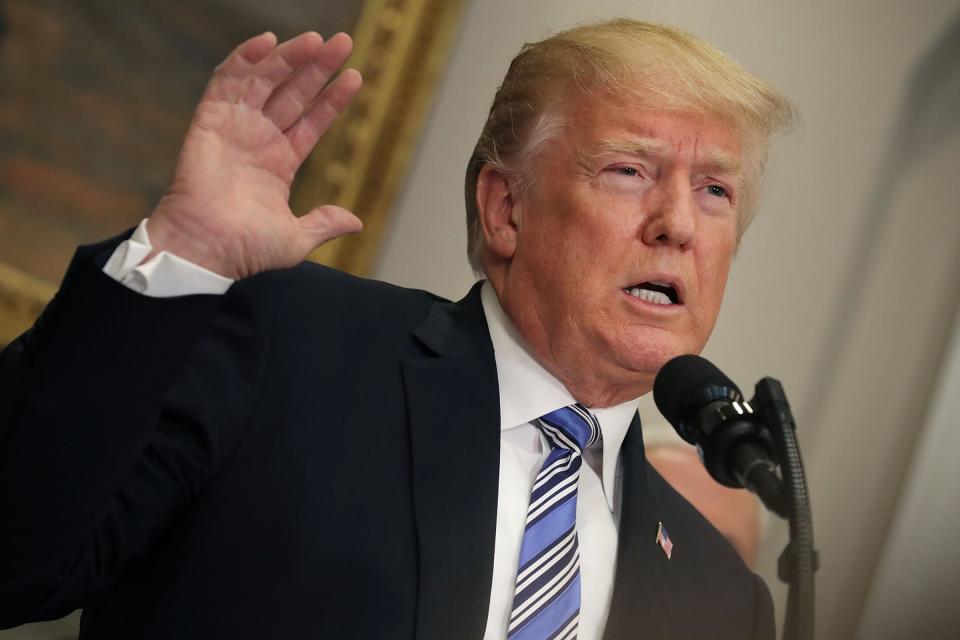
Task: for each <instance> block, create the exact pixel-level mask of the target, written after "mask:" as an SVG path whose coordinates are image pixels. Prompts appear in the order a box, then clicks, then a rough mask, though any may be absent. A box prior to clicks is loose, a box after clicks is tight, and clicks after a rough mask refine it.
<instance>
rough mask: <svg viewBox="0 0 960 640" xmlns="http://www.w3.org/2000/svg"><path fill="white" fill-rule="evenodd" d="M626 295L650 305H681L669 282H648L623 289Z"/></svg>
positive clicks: (674, 288) (678, 296)
mask: <svg viewBox="0 0 960 640" xmlns="http://www.w3.org/2000/svg"><path fill="white" fill-rule="evenodd" d="M623 290H624V291H625V292H626V293H627V294H629V295H631V296H633V297H634V298H639V299H640V300H643V301H644V302H649V303H651V304H662V305H671V304H681V303H682V300H681V298H680V294H679V292H678V291H677V288H676V287H675V286H674V285H673V284H672V283H670V282H665V281H661V280H648V281H645V282H639V283H637V284H633V285H630V286H629V287H624V289H623Z"/></svg>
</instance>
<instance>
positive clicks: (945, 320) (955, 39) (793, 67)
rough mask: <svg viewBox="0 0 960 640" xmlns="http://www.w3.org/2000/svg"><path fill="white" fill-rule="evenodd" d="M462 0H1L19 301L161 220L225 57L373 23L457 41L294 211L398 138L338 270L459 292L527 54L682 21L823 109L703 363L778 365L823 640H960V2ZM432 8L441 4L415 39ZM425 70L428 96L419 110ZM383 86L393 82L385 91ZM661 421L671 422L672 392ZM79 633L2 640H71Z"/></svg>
mask: <svg viewBox="0 0 960 640" xmlns="http://www.w3.org/2000/svg"><path fill="white" fill-rule="evenodd" d="M443 6H444V3H433V4H431V3H429V2H415V1H414V0H409V1H408V2H404V1H401V0H397V1H395V2H374V1H373V0H368V2H367V3H364V2H362V1H361V0H357V1H355V2H334V1H327V2H317V1H312V2H296V1H291V2H284V1H282V0H277V1H276V2H272V3H269V4H263V3H258V2H255V0H232V1H229V2H228V1H226V0H223V1H220V2H217V1H214V0H204V1H202V2H201V1H195V2H189V3H188V2H186V1H182V2H176V1H172V0H166V1H163V2H161V1H160V0H145V1H141V2H137V3H121V2H119V1H114V2H109V1H107V0H97V1H89V2H83V3H80V2H70V1H68V0H62V1H59V2H57V1H55V0H0V74H2V75H0V78H2V80H0V314H3V313H6V314H7V316H9V317H15V318H16V321H18V322H19V321H21V320H20V319H22V318H24V317H26V316H29V314H30V313H33V312H34V311H39V308H40V306H41V305H42V300H43V297H44V296H45V295H49V294H50V293H52V291H53V289H54V287H55V284H56V282H57V280H58V278H59V277H60V275H61V274H62V273H63V270H64V269H65V267H66V264H67V262H68V260H69V256H70V254H71V252H72V250H73V247H74V246H75V245H77V244H80V243H86V242H91V241H95V240H99V239H102V238H104V237H107V236H110V235H114V234H116V233H119V232H120V231H122V230H123V229H125V228H128V227H130V226H132V225H134V224H136V223H137V222H138V221H139V220H140V219H141V218H142V217H144V216H145V215H147V214H148V213H149V210H150V207H151V205H152V203H153V202H155V201H156V199H157V197H158V196H159V194H160V193H162V190H163V188H164V186H165V182H166V180H167V179H168V177H169V175H170V172H171V170H172V166H173V162H174V159H175V155H176V150H177V147H178V143H179V138H180V136H181V135H182V133H183V131H184V130H185V128H186V125H187V122H188V120H189V115H190V111H191V108H192V105H193V103H194V102H195V100H196V99H197V97H198V96H199V93H200V92H201V90H202V86H203V84H204V82H205V78H206V76H207V75H208V73H209V70H210V69H212V67H213V66H215V65H216V64H217V62H219V60H220V59H222V58H223V57H224V56H225V55H226V53H227V52H228V51H229V50H230V49H231V48H232V46H233V45H234V44H235V43H236V42H239V41H240V40H242V39H244V38H245V37H247V36H249V35H253V34H255V33H258V32H260V31H263V30H265V29H268V28H272V29H274V30H276V31H277V32H278V33H279V34H280V35H281V36H282V35H288V34H291V33H294V32H298V31H302V30H307V29H317V30H320V31H321V32H323V33H326V34H330V33H332V32H334V31H337V30H347V31H354V30H355V29H361V30H363V29H367V28H368V27H367V26H365V25H368V24H373V23H376V24H377V25H378V28H379V29H381V31H382V30H383V29H388V28H395V29H398V31H396V32H395V33H396V34H398V35H395V36H390V37H389V38H388V37H387V36H384V35H383V33H381V32H379V31H376V30H373V31H371V33H374V34H379V35H377V36H376V37H373V38H372V39H371V40H370V42H371V43H372V44H371V45H370V46H368V47H366V51H368V52H369V51H371V50H373V49H372V48H371V47H373V46H374V44H376V43H377V42H380V43H381V44H383V43H387V44H386V45H384V46H387V45H389V46H393V45H392V43H393V40H392V39H390V38H394V39H395V38H399V37H400V36H401V35H403V34H407V36H409V37H410V38H411V40H410V42H411V43H413V44H414V45H416V43H417V42H421V41H425V40H430V39H431V38H433V40H432V41H431V42H433V45H432V46H434V48H433V49H430V52H431V53H425V51H426V49H423V48H420V49H418V48H417V47H416V46H412V48H411V49H410V51H411V52H412V53H411V57H409V58H406V62H404V66H403V69H402V70H401V71H399V72H397V75H396V77H397V78H398V83H399V84H396V85H391V86H392V88H391V89H390V90H389V91H388V92H387V94H385V95H386V97H385V98H383V100H382V101H380V102H376V101H373V102H371V103H370V104H369V105H368V106H366V107H363V108H361V109H359V110H358V111H360V112H361V113H360V115H359V116H356V115H354V116H352V117H356V118H361V120H360V121H357V120H354V121H353V122H354V124H353V126H352V128H351V127H347V129H346V131H345V132H344V133H342V134H337V136H340V137H338V140H339V141H340V142H339V143H338V144H340V145H341V146H340V147H339V151H338V149H328V150H327V151H323V150H321V152H322V153H321V155H320V156H318V157H317V158H314V159H313V160H312V161H311V165H310V166H308V167H307V170H306V172H305V174H304V175H302V176H301V177H300V181H299V182H298V191H297V193H295V198H300V199H301V200H302V201H303V202H304V203H306V204H309V203H310V202H311V201H313V200H315V199H316V198H319V197H321V195H318V193H317V192H316V191H311V187H310V186H309V185H311V184H317V183H320V182H323V181H324V180H326V181H327V182H330V183H337V179H336V175H339V174H336V172H331V171H330V167H332V166H335V165H336V163H338V162H339V163H341V165H343V166H347V167H350V166H355V165H351V164H350V163H351V162H354V160H353V158H355V157H357V155H358V154H357V153H347V152H346V151H345V150H344V149H347V148H353V147H349V145H347V143H346V142H344V141H345V140H346V141H347V142H349V141H350V140H352V141H353V143H354V145H355V148H356V149H359V150H360V153H359V156H363V155H364V153H366V154H367V155H366V156H364V157H378V158H383V157H387V156H386V155H384V154H378V153H376V152H375V149H376V148H378V147H376V146H375V145H377V144H381V145H382V144H387V147H388V148H389V150H390V154H392V155H389V158H390V162H391V164H390V167H392V168H391V169H390V171H388V172H384V173H379V172H378V173H376V174H375V176H377V175H379V176H387V178H385V179H383V180H382V183H383V184H379V185H378V183H377V182H376V180H375V181H374V182H369V180H368V182H367V183H365V184H364V185H360V187H363V188H360V187H357V192H358V193H360V192H362V193H364V194H367V195H366V197H367V198H368V200H366V201H365V200H363V196H361V195H350V194H351V192H350V189H349V188H346V187H344V188H342V189H341V190H340V192H336V190H334V192H332V193H335V194H336V193H339V194H340V197H339V198H338V197H335V196H332V198H333V199H337V200H338V201H340V202H342V203H344V204H348V205H350V206H354V207H355V208H356V209H357V213H358V214H360V215H361V216H362V217H364V218H365V219H368V220H369V221H370V222H372V223H373V224H372V225H368V228H370V227H371V226H372V228H373V231H374V233H373V234H370V236H371V237H369V238H368V239H365V240H364V241H363V242H364V243H365V244H364V246H363V248H362V252H361V251H360V250H359V249H357V251H358V252H360V253H362V254H363V255H369V259H364V260H362V261H359V262H350V261H349V257H347V258H345V257H344V256H343V255H342V254H343V253H344V252H342V251H341V252H340V253H339V254H338V253H336V252H334V253H333V254H330V255H329V256H327V259H328V260H327V261H329V262H332V263H334V264H341V265H343V266H347V267H349V268H351V269H352V270H354V271H357V272H362V273H366V274H367V275H370V276H372V277H376V278H379V279H383V280H387V281H391V282H395V283H397V284H401V285H405V286H413V287H418V288H424V289H429V290H432V291H434V292H436V293H439V294H441V295H444V296H446V297H450V298H459V297H460V296H461V295H462V294H463V293H465V292H466V290H467V288H468V287H469V285H470V284H471V283H472V282H473V280H474V276H473V274H472V273H471V271H470V269H469V267H468V265H467V261H466V258H465V251H466V231H465V224H464V214H463V195H462V180H463V171H464V168H465V164H466V160H467V158H468V157H469V154H470V152H471V150H472V148H473V145H474V143H475V142H476V138H477V135H478V134H479V132H480V128H481V126H482V123H483V121H484V118H485V116H486V111H487V109H488V108H489V105H490V101H491V99H492V97H493V92H494V90H495V88H496V86H497V85H498V84H499V82H500V80H501V78H502V76H503V74H504V72H505V70H506V68H507V65H508V63H509V61H510V59H511V58H512V56H513V55H514V54H515V53H516V52H517V51H518V50H519V48H520V47H521V46H522V44H523V43H524V42H525V41H529V40H536V39H540V38H542V37H543V36H545V35H547V34H548V33H549V32H551V31H554V30H559V29H562V28H564V27H568V26H571V25H573V24H576V23H580V22H584V21H588V20H594V19H600V18H605V17H613V16H628V17H635V18H639V19H644V20H652V21H657V22H664V23H668V24H673V25H676V26H679V27H681V28H683V29H686V30H688V31H691V32H692V33H694V34H696V35H698V36H700V37H702V38H704V39H706V40H708V41H710V42H712V43H713V44H715V45H717V46H718V47H719V48H720V49H722V50H724V51H725V52H727V53H729V54H730V55H732V56H733V57H734V58H736V59H737V60H739V61H740V62H741V63H743V64H744V65H745V66H746V67H747V68H749V69H751V70H752V71H754V72H756V73H757V74H759V75H761V76H762V77H764V78H766V79H767V80H769V81H771V82H772V83H773V84H774V85H775V86H777V87H779V88H780V89H781V90H782V91H784V92H785V93H786V94H787V95H788V96H789V97H790V98H791V99H792V100H793V101H794V103H795V105H796V106H797V108H798V110H799V112H800V115H801V124H800V126H799V128H798V129H797V130H796V131H795V132H793V133H792V134H790V135H789V136H787V137H785V138H784V139H783V140H781V141H779V143H777V144H776V146H775V147H774V150H773V154H772V159H771V162H770V168H769V171H768V178H767V187H766V190H765V196H764V199H763V202H762V204H761V209H760V214H759V216H758V218H757V219H756V221H755V222H754V223H753V225H752V226H751V228H750V230H749V231H748V232H747V234H746V236H745V238H744V242H743V245H742V247H741V249H740V253H739V256H738V258H737V260H736V262H735V264H734V269H733V273H732V274H731V279H730V283H729V286H728V290H727V295H726V299H725V302H724V308H723V310H722V311H721V315H720V321H719V323H718V325H717V329H716V331H715V333H714V337H713V338H712V339H711V342H710V344H709V346H708V348H707V350H706V352H705V354H704V355H705V356H706V357H708V358H710V359H711V360H713V361H714V362H715V363H716V364H717V365H718V366H720V367H721V368H722V369H724V370H725V371H726V373H727V374H728V375H730V377H731V378H733V379H734V380H735V381H737V382H738V383H739V384H740V386H741V388H742V389H743V390H744V393H745V394H746V395H747V396H750V395H752V387H753V384H754V383H755V382H756V381H757V380H758V379H759V378H761V377H763V376H765V375H772V376H774V377H776V378H778V379H779V380H780V381H781V382H782V383H783V385H784V387H785V389H786V391H787V394H788V397H789V398H790V400H791V403H792V406H793V410H794V415H795V417H796V419H797V423H798V434H799V439H800V443H801V446H802V448H803V451H804V457H805V461H806V467H807V474H808V480H809V483H810V488H811V494H812V502H813V508H814V525H815V529H816V536H817V538H816V542H817V547H818V548H819V551H820V557H821V569H820V571H819V572H818V574H817V629H818V633H817V637H818V638H824V639H827V640H834V639H837V640H846V639H854V638H855V639H858V640H874V639H891V640H892V639H906V638H930V639H939V638H944V639H946V638H957V637H960V610H958V607H956V606H955V605H954V603H953V599H954V598H955V594H957V593H960V550H958V546H957V544H956V540H957V539H960V500H958V499H957V498H956V497H955V495H954V492H955V491H956V488H957V487H960V465H957V464H956V463H955V458H956V457H957V455H958V454H960V429H958V425H960V316H958V313H957V311H958V302H960V198H958V196H957V193H958V189H957V186H956V184H955V183H956V181H957V180H956V174H957V172H958V169H960V0H922V1H920V2H914V3H905V2H896V1H893V0H851V1H849V2H844V3H836V2H827V1H826V0H810V1H808V2H804V3H779V2H769V1H767V2H765V1H763V0H728V1H727V2H724V3H712V2H707V1H706V0H673V1H672V2H670V3H653V2H637V1H635V0H634V1H629V2H628V1H627V0H594V2H593V3H592V4H591V6H590V8H589V9H588V8H585V5H584V3H582V2H576V1H574V0H550V1H548V0H526V1H525V2H522V3H521V2H516V0H509V1H508V0H464V1H463V2H462V4H461V3H447V4H446V5H445V6H446V7H451V6H453V7H456V9H457V11H455V12H454V13H453V14H452V15H454V16H455V17H454V18H450V19H449V20H446V19H445V20H444V21H433V22H431V20H433V18H432V17H431V16H433V15H434V14H433V13H431V12H434V13H435V12H439V11H448V10H449V9H448V8H442V7H443ZM371 7H373V8H371ZM411 7H419V8H418V9H417V10H418V11H422V13H420V14H418V16H417V17H416V19H415V20H412V21H411V22H410V24H409V25H407V26H406V27H405V26H404V24H403V19H404V17H405V16H409V15H410V14H409V11H411V10H412V9H411ZM365 11H366V13H364V12H365ZM391 12H392V13H391ZM371 21H373V22H371ZM391 25H392V26H391ZM404 29H406V31H404ZM410 34H412V35H410ZM388 36H389V33H388ZM407 36H404V37H407ZM385 38H386V39H385ZM359 44H361V43H360V42H359V41H358V45H359ZM359 53H361V54H362V53H363V52H362V51H361V52H359ZM438 61H440V62H438ZM441 63H442V64H441ZM366 64H372V63H371V62H370V61H369V60H368V61H367V63H366ZM418 72H419V73H418ZM386 75H389V74H386ZM433 80H435V82H434V81H433ZM415 82H418V83H421V84H420V85H418V86H421V85H422V90H423V92H424V93H423V95H424V96H426V97H424V98H423V99H422V100H420V101H414V102H413V103H409V102H408V103H404V104H407V105H408V108H400V107H399V106H398V105H399V104H401V103H398V102H397V100H398V99H399V98H398V96H399V95H401V94H402V93H403V90H404V88H406V87H410V86H413V83H415ZM382 85H383V83H382V82H381V83H379V85H378V82H377V76H376V74H374V78H373V82H372V83H371V86H372V88H373V90H374V91H376V90H378V86H382ZM363 104H366V103H363V102H361V105H363ZM378 104H379V105H385V106H383V107H382V110H383V112H384V113H386V114H390V115H391V117H393V118H398V117H399V118H404V119H406V120H405V121H409V123H408V124H409V129H407V131H409V133H407V134H404V135H405V136H407V137H406V138H404V137H402V136H401V138H402V139H400V140H399V141H398V140H397V139H396V133H395V130H396V126H397V125H396V122H397V121H396V120H394V121H391V120H389V119H387V120H384V121H383V122H381V123H380V124H376V123H374V124H370V122H369V118H370V114H371V113H374V114H375V113H376V112H377V105H378ZM391 105H392V106H391ZM362 118H367V119H368V120H367V121H363V120H362ZM364 123H366V124H364ZM384 123H386V124H384ZM391 123H392V124H391ZM364 127H366V128H364ZM384 131H388V132H389V131H393V132H394V133H393V134H390V135H392V136H393V137H390V135H388V134H387V133H384ZM358 141H359V142H358ZM391 141H392V142H391ZM344 145H346V146H344ZM371 148H373V149H374V151H373V152H371V151H370V149H371ZM324 153H325V154H327V155H322V154H324ZM371 154H372V155H371ZM336 166H339V165H336ZM371 166H372V165H369V164H366V165H363V167H365V168H366V169H367V171H365V172H364V174H365V175H370V169H371ZM325 171H326V173H324V172H325ZM347 173H352V172H347ZM331 175H332V176H333V177H331ZM391 175H395V178H394V179H389V176H391ZM343 184H346V185H347V187H349V186H350V185H349V184H348V183H345V182H344V183H343ZM341 186H342V185H341ZM378 188H379V191H378ZM374 191H377V193H378V194H380V198H379V199H378V200H376V201H371V200H369V197H370V194H371V193H372V192H374ZM320 193H321V194H322V193H327V192H320ZM348 253H350V254H351V255H353V254H354V251H353V250H351V251H349V252H348ZM642 413H643V417H644V420H645V425H655V424H658V423H659V424H661V425H662V423H663V420H662V418H660V417H659V416H658V415H657V414H656V410H655V409H654V408H653V406H652V402H645V404H644V405H643V409H642ZM25 481H26V480H25ZM0 517H2V514H0ZM785 543H786V526H785V524H783V523H781V522H778V521H776V520H771V521H770V523H769V526H768V528H767V530H766V534H765V537H764V540H763V542H762V545H761V548H760V553H759V558H758V561H757V564H756V568H757V570H758V571H759V572H760V573H761V574H762V575H763V576H764V577H765V578H766V580H767V583H768V584H769V585H770V586H771V588H772V589H773V590H774V592H775V597H776V599H777V606H778V610H777V618H778V622H781V623H782V619H783V614H784V611H785V608H784V607H785V605H784V602H785V600H784V596H785V588H783V587H782V585H780V583H779V582H778V580H777V578H776V558H777V556H778V555H779V553H780V551H781V550H782V548H783V546H784V545H785ZM75 625H76V620H75V617H74V618H71V619H69V620H67V621H65V622H61V623H54V624H48V625H31V626H28V627H22V628H20V629H16V630H11V631H6V632H0V639H3V640H7V639H10V638H22V639H30V638H38V639H39V638H50V639H62V638H68V637H75V635H76V631H75Z"/></svg>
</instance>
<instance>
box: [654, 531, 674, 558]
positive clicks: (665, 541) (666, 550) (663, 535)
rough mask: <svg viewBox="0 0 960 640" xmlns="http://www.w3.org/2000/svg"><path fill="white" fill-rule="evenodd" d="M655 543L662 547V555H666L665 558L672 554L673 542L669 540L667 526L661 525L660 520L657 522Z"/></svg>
mask: <svg viewBox="0 0 960 640" xmlns="http://www.w3.org/2000/svg"><path fill="white" fill-rule="evenodd" d="M657 544H658V545H660V548H661V549H663V555H665V556H667V560H669V559H670V556H671V555H673V542H672V541H671V540H670V534H669V533H667V528H666V527H665V526H663V523H662V522H658V523H657Z"/></svg>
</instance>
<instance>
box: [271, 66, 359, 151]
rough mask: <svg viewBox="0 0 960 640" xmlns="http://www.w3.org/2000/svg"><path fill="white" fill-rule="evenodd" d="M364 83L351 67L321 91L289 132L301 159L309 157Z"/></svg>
mask: <svg viewBox="0 0 960 640" xmlns="http://www.w3.org/2000/svg"><path fill="white" fill-rule="evenodd" d="M361 84H363V81H362V79H361V78H360V72H358V71H357V70H356V69H347V70H346V71H344V72H343V73H341V74H340V75H339V76H338V77H337V79H336V80H334V81H333V82H331V83H330V84H329V85H327V86H326V87H325V88H324V89H323V91H321V92H320V95H318V96H317V98H316V99H315V100H314V101H313V103H312V104H311V105H309V107H308V109H307V112H306V113H304V114H303V116H302V117H301V118H300V120H298V121H297V122H296V124H294V125H293V126H292V127H290V129H289V130H288V131H287V133H286V135H287V139H288V140H289V141H290V146H291V147H292V148H293V151H294V153H295V154H296V156H297V159H298V161H300V162H302V161H303V160H304V159H305V158H306V157H307V154H309V153H310V151H311V150H312V149H313V147H314V145H316V144H317V141H318V140H319V139H320V137H321V136H322V135H323V134H324V133H326V131H327V129H329V128H330V125H331V124H332V123H333V121H334V120H335V119H336V117H337V115H339V114H340V112H341V111H343V110H344V109H346V108H347V105H349V104H350V101H351V100H353V96H355V95H356V93H357V91H359V90H360V85H361Z"/></svg>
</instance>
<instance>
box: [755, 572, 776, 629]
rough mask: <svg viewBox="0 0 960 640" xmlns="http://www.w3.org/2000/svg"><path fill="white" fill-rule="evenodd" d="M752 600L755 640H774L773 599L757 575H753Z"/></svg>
mask: <svg viewBox="0 0 960 640" xmlns="http://www.w3.org/2000/svg"><path fill="white" fill-rule="evenodd" d="M753 579H754V600H755V602H756V605H755V608H756V631H755V633H754V638H756V640H775V639H776V637H777V624H776V621H775V620H774V618H773V597H772V596H771V595H770V589H768V588H767V585H766V583H765V582H764V581H763V579H761V578H760V576H758V575H754V577H753Z"/></svg>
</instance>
